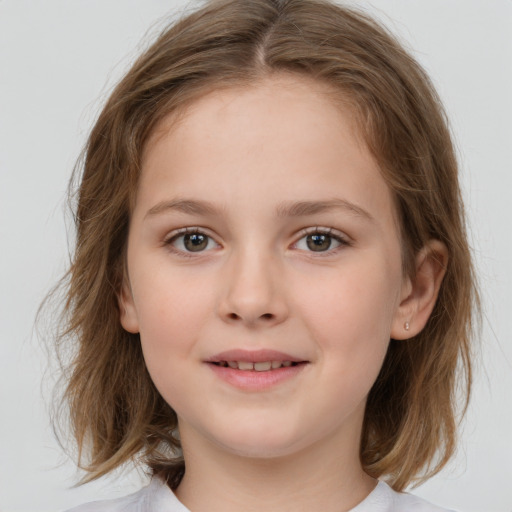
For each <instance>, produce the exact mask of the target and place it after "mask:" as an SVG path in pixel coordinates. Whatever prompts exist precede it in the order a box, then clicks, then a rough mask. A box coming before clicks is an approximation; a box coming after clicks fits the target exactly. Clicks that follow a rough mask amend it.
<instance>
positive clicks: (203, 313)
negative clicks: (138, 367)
mask: <svg viewBox="0 0 512 512" xmlns="http://www.w3.org/2000/svg"><path fill="white" fill-rule="evenodd" d="M151 268H152V271H151V272H145V273H144V275H140V276H137V278H138V279H137V282H138V283H142V285H141V286H140V287H139V288H138V289H135V290H134V295H135V297H136V298H137V310H138V314H139V326H140V337H141V343H142V349H143V352H144V357H145V359H146V364H147V366H148V370H149V371H150V373H151V374H152V375H153V373H164V374H165V372H166V369H169V368H178V369H179V368H180V363H181V362H182V361H184V360H186V359H188V358H190V357H194V348H195V347H196V342H197V340H198V338H199V334H200V331H201V329H202V326H203V325H204V324H205V322H206V321H207V318H208V316H209V315H210V314H211V311H212V297H211V295H209V294H208V292H207V290H208V289H211V287H208V286H204V282H203V283H202V284H201V283H196V282H195V281H194V280H190V279H186V278H185V277H184V276H183V273H180V272H176V273H170V272H169V271H168V270H166V272H159V269H158V267H155V266H153V267H151Z"/></svg>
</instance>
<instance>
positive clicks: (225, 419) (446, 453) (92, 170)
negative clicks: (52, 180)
mask: <svg viewBox="0 0 512 512" xmlns="http://www.w3.org/2000/svg"><path fill="white" fill-rule="evenodd" d="M76 227H77V241H76V250H75V254H74V260H73V263H72V266H71V268H70V271H69V281H68V289H67V290H68V292H67V293H68V295H67V302H66V312H67V314H68V316H67V318H68V322H67V324H66V326H65V329H64V331H63V333H62V335H61V337H60V341H59V344H60V347H61V348H65V347H66V346H67V345H66V344H67V343H68V342H67V340H68V339H69V338H70V335H73V336H74V338H75V339H76V342H77V350H76V352H75V354H74V358H73V360H72V362H71V365H70V372H71V373H70V378H69V384H68V386H67V389H66V398H67V400H68V403H69V408H70V419H71V422H72V427H73V432H74V434H75V437H76V440H77V443H78V447H79V454H80V463H81V466H82V467H83V468H84V469H86V470H87V471H88V472H89V476H88V477H87V478H86V480H92V479H95V478H98V477H100V476H102V475H104V474H106V473H108V472H110V471H112V470H114V469H115V468H117V467H119V466H121V465H122V464H124V463H126V462H127V461H130V460H138V461H140V463H141V464H144V465H145V466H146V467H147V468H148V470H149V472H150V474H151V475H152V481H151V484H150V485H149V486H148V487H146V488H144V489H142V490H141V491H139V492H137V493H135V494H133V495H131V496H128V497H126V498H124V499H120V500H114V501H109V502H98V503H94V504H90V505H85V506H83V507H79V508H78V509H77V510H79V511H87V510H91V511H111V510H127V511H135V510H145V511H155V512H156V511H158V512H165V511H168V512H170V511H187V510H189V511H192V512H201V511H205V510H208V511H225V512H229V511H235V510H236V511H241V510H243V511H254V510H268V511H288V510H305V511H306V510H308V511H309V510H318V511H326V512H329V511H337V512H339V511H348V510H352V511H358V512H385V511H386V512H391V511H399V512H405V511H410V510H418V511H436V510H442V509H440V508H438V507H436V506H434V505H430V504H428V503H426V502H424V501H422V500H420V499H419V498H415V497H413V496H411V495H409V494H405V493H403V492H402V491H403V489H404V488H405V487H407V486H408V485H409V484H411V483H415V482H421V481H424V480H425V479H427V478H428V477H430V476H431V475H433V474H435V473H436V472H437V471H439V470H440V469H441V468H442V467H443V466H444V465H445V464H446V462H447V461H448V459H449V458H450V456H451V455H452V453H453V451H454V446H455V425H456V410H455V408H456V407H455V406H456V404H455V401H454V400H455V399H454V394H455V389H456V388H457V387H458V386H460V384H461V382H462V383H463V384H464V390H465V392H466V395H465V396H466V397H467V395H468V393H469V387H470V383H471V365H470V334H471V317H472V308H473V305H474V303H475V301H476V290H475V285H474V278H473V270H472V264H471V258H470V254H469V250H468V244H467V240H466V235H465V227H464V217H463V208H462V203H461V198H460V191H459V186H458V178H457V164H456V160H455V157H454V150H453V146H452V142H451V139H450V134H449V130H448V128H447V123H446V120H445V117H444V114H443V110H442V107H441V105H440V102H439V99H438V97H437V95H436V93H435V91H434V90H433V88H432V86H431V84H430V82H429V80H428V78H427V76H426V75H425V73H424V72H423V70H422V69H421V68H420V67H419V66H418V64H417V63H416V62H415V61H414V60H413V59H412V58H411V57H410V56H409V55H408V54H407V53H406V52H405V51H404V49H403V48H402V47H401V46H400V45H399V44H398V43H397V41H396V40H395V39H394V38H393V37H392V36H391V35H390V34H388V33H387V32H386V31H385V30H384V29H383V28H382V27H381V26H379V25H378V24H376V23H375V22H374V21H373V20H371V19H369V18H368V17H366V16H365V15H363V14H361V13H357V12H354V11H352V10H350V9H347V8H344V7H340V6H338V5H335V4H333V3H330V2H328V1H324V0H213V1H210V2H208V3H206V4H205V5H204V7H203V8H201V9H199V10H198V11H196V12H194V13H192V14H190V15H189V16H187V17H186V18H184V19H182V20H180V21H179V22H177V23H176V24H175V25H174V26H172V27H170V28H169V29H168V30H166V31H165V32H163V33H162V34H161V36H160V37H159V38H158V40H157V41H156V42H155V43H154V44H153V46H152V47H151V48H149V49H148V50H147V51H146V52H145V53H144V55H142V56H141V57H140V58H139V60H138V61H137V62H136V63H135V64H134V66H133V67H132V69H131V70H130V71H129V72H128V73H127V75H126V76H125V77H124V79H123V80H122V81H121V82H120V84H119V85H118V86H117V88H116V89H115V90H114V92H113V93H112V95H111V97H110V99H109V101H108V102H107V104H106V106H105V107H104V109H103V111H102V113H101V115H100V117H99V119H98V121H97V122H96V125H95V127H94V129H93V131H92V133H91V136H90V138H89V141H88V144H87V148H86V153H85V162H84V169H83V174H82V176H81V180H80V185H79V189H78V193H77V206H76ZM459 370H461V371H460V373H459ZM466 403H467V401H466ZM386 482H387V483H386Z"/></svg>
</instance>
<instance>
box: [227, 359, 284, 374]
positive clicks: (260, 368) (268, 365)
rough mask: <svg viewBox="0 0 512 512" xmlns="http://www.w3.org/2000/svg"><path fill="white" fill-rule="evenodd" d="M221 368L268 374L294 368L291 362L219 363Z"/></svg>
mask: <svg viewBox="0 0 512 512" xmlns="http://www.w3.org/2000/svg"><path fill="white" fill-rule="evenodd" d="M218 365H219V366H222V367H224V368H227V367H229V368H233V369H235V370H244V371H251V370H254V371H257V372H268V371H269V370H277V369H278V368H281V367H283V366H284V367H285V368H288V367H290V366H292V362H291V361H262V362H259V363H250V362H247V361H219V362H218Z"/></svg>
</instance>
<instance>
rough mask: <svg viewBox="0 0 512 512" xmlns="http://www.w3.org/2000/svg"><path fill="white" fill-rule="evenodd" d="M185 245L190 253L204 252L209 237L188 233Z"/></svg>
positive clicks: (185, 237) (184, 240)
mask: <svg viewBox="0 0 512 512" xmlns="http://www.w3.org/2000/svg"><path fill="white" fill-rule="evenodd" d="M183 245H184V246H185V248H186V249H187V251H190V252H198V251H202V250H203V249H205V248H206V246H207V245H208V237H207V236H206V235H203V234H201V233H188V234H186V235H185V236H184V237H183Z"/></svg>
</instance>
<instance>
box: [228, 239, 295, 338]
mask: <svg viewBox="0 0 512 512" xmlns="http://www.w3.org/2000/svg"><path fill="white" fill-rule="evenodd" d="M230 260H231V261H229V262H227V268H226V272H225V273H223V274H224V275H223V278H224V279H223V281H224V282H223V286H221V288H222V289H223V293H222V297H221V299H220V303H219V315H220V317H221V318H222V320H223V321H225V322H228V323H233V324H240V325H245V326H247V327H251V328H257V327H263V326H267V327H270V326H273V325H278V324H280V323H282V322H283V321H284V320H285V319H286V318H287V317H288V314H289V312H288V304H287V300H286V297H285V295H286V293H285V289H284V286H283V280H282V269H280V268H279V265H278V263H277V262H276V261H275V260H274V259H273V258H272V257H271V256H270V255H268V254H262V253H261V252H258V251H257V250H254V249H253V250H250V249H249V248H248V249H246V250H245V251H244V252H243V254H239V255H234V254H233V255H232V257H231V258H230Z"/></svg>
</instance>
